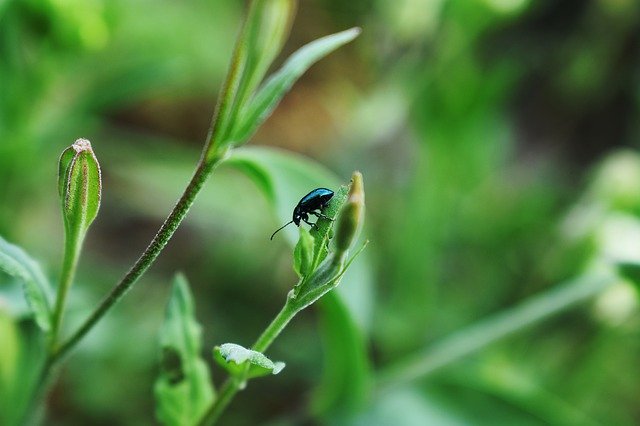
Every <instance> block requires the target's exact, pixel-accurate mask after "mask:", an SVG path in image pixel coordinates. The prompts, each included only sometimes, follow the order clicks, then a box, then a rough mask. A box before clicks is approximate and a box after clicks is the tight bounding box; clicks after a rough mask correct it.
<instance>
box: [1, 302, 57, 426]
mask: <svg viewBox="0 0 640 426" xmlns="http://www.w3.org/2000/svg"><path fill="white" fill-rule="evenodd" d="M1 302H2V300H1V299H0V305H1ZM43 337H44V336H43V334H42V332H41V331H40V329H39V328H38V326H37V325H36V324H35V323H34V322H33V321H19V320H16V319H15V318H12V317H11V315H10V314H9V312H8V311H6V310H4V309H3V307H2V306H0V339H1V340H0V341H1V342H2V343H1V344H0V425H3V426H19V425H24V424H25V416H30V415H32V414H33V413H32V412H31V413H30V412H29V408H30V406H29V404H30V403H31V399H32V398H33V395H34V392H36V386H38V384H39V383H38V376H39V374H40V369H41V368H42V365H43V363H44V354H45V353H46V351H45V347H44V341H45V339H44V338H43ZM31 408H33V407H31Z"/></svg>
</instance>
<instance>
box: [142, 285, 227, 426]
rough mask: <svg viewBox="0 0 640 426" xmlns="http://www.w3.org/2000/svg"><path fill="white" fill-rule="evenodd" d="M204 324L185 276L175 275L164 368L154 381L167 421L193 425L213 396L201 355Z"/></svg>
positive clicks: (165, 329)
mask: <svg viewBox="0 0 640 426" xmlns="http://www.w3.org/2000/svg"><path fill="white" fill-rule="evenodd" d="M201 334H202V331H201V327H200V325H199V324H198V323H197V322H196V320H195V311H194V306H193V297H192V296H191V293H190V291H189V285H188V283H187V280H186V278H185V277H184V276H182V275H178V276H176V278H175V279H174V283H173V290H172V292H171V298H170V299H169V303H168V305H167V311H166V314H165V320H164V324H163V326H162V330H161V332H160V344H161V347H162V354H161V357H162V359H161V371H160V376H159V377H158V379H157V380H156V383H155V389H154V390H155V396H156V401H157V407H156V416H157V417H158V420H160V421H161V422H162V423H164V424H165V425H185V426H187V425H193V424H195V423H196V422H197V421H198V419H199V418H200V417H201V416H202V414H203V413H204V411H205V410H206V408H207V407H208V406H209V405H210V404H211V403H212V401H213V399H214V390H213V386H212V384H211V379H210V377H209V370H208V368H207V366H206V364H205V362H204V361H203V359H202V357H201V356H200V350H201Z"/></svg>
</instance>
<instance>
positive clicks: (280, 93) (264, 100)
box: [232, 28, 360, 142]
mask: <svg viewBox="0 0 640 426" xmlns="http://www.w3.org/2000/svg"><path fill="white" fill-rule="evenodd" d="M358 34H360V29H359V28H351V29H350V30H346V31H342V32H340V33H336V34H332V35H329V36H326V37H322V38H320V39H318V40H315V41H313V42H311V43H309V44H307V45H306V46H304V47H302V48H301V49H299V50H298V51H297V52H295V53H294V54H293V55H291V57H290V58H289V59H288V60H287V62H286V63H285V64H284V65H283V66H282V68H280V70H279V71H277V72H276V73H275V74H274V75H272V76H271V77H269V79H268V80H267V81H266V83H265V84H264V85H263V86H262V87H261V88H260V89H259V90H258V92H257V93H256V95H255V97H254V98H253V99H252V100H251V101H250V102H248V103H247V105H245V106H244V108H242V110H241V111H240V117H239V118H240V120H239V121H238V123H239V124H238V125H237V126H236V127H235V128H234V131H233V133H232V140H234V141H236V142H245V141H247V140H248V139H249V138H250V137H251V135H253V133H254V132H255V131H256V130H257V129H258V127H259V126H260V125H261V124H262V123H263V122H264V121H265V120H266V119H267V118H268V117H269V116H270V115H271V113H272V112H273V110H274V109H275V107H276V106H278V103H280V100H281V99H282V98H283V97H284V95H285V94H286V93H287V92H288V91H289V89H291V86H293V84H294V83H295V82H296V80H298V78H300V76H302V74H304V72H305V71H306V70H308V69H309V67H311V65H313V64H314V63H316V62H317V61H319V60H320V59H322V58H323V57H325V56H326V55H328V54H329V53H331V52H333V51H334V50H336V49H337V48H339V47H340V46H342V45H344V44H346V43H348V42H350V41H351V40H353V39H354V38H356V37H357V36H358Z"/></svg>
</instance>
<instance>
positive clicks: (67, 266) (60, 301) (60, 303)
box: [49, 233, 81, 353]
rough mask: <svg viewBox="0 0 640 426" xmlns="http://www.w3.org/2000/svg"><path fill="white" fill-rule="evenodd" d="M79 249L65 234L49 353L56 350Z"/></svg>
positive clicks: (76, 243) (79, 245)
mask: <svg viewBox="0 0 640 426" xmlns="http://www.w3.org/2000/svg"><path fill="white" fill-rule="evenodd" d="M80 248H81V244H78V242H77V241H73V240H72V237H71V236H70V235H69V233H66V235H65V244H64V258H63V261H62V271H61V273H60V281H59V284H58V291H57V295H56V304H55V307H54V310H53V314H52V321H51V334H50V335H49V352H50V353H53V352H54V351H55V350H56V344H57V343H58V336H59V334H60V329H61V328H62V315H63V313H64V306H65V302H66V300H67V294H68V293H69V288H70V287H71V283H72V282H73V277H74V275H75V272H76V268H77V266H78V259H79V257H80Z"/></svg>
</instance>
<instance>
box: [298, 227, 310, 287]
mask: <svg viewBox="0 0 640 426" xmlns="http://www.w3.org/2000/svg"><path fill="white" fill-rule="evenodd" d="M299 229H300V239H299V240H298V243H297V244H296V247H295V249H294V250H293V269H294V270H295V271H296V273H297V274H298V276H300V277H305V276H307V274H309V272H311V263H312V262H313V237H312V236H311V234H309V231H307V229H306V228H305V227H302V226H301V227H300V228H299Z"/></svg>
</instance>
